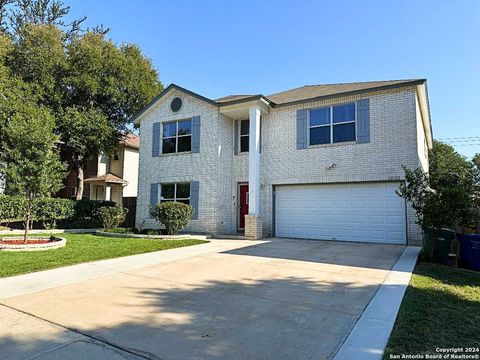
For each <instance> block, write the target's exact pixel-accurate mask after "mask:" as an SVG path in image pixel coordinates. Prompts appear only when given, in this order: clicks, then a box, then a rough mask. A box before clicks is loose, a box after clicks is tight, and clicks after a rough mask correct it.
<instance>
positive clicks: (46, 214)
mask: <svg viewBox="0 0 480 360" xmlns="http://www.w3.org/2000/svg"><path fill="white" fill-rule="evenodd" d="M27 201H28V200H27V199H26V198H25V197H22V196H8V195H0V223H8V222H13V221H23V219H24V218H25V213H26V212H27ZM32 211H33V216H32V218H33V220H36V221H43V224H44V227H45V228H46V229H52V228H55V226H56V222H57V220H62V219H67V218H69V217H71V216H72V215H73V201H72V200H69V199H59V198H36V199H34V200H33V207H32Z"/></svg>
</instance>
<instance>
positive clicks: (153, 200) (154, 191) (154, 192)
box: [148, 183, 160, 218]
mask: <svg viewBox="0 0 480 360" xmlns="http://www.w3.org/2000/svg"><path fill="white" fill-rule="evenodd" d="M159 193H160V184H159V183H155V184H150V209H152V208H153V207H155V205H157V203H158V195H159ZM148 214H149V216H150V218H153V217H152V215H150V210H149V211H148Z"/></svg>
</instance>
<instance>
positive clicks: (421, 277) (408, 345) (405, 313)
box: [384, 263, 480, 359]
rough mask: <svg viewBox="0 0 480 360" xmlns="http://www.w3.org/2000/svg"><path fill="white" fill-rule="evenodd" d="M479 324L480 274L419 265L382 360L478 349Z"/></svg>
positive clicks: (432, 265)
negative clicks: (405, 355)
mask: <svg viewBox="0 0 480 360" xmlns="http://www.w3.org/2000/svg"><path fill="white" fill-rule="evenodd" d="M479 324H480V273H474V272H471V271H466V270H461V269H456V268H452V267H447V266H442V265H435V264H430V263H419V264H418V265H417V267H416V268H415V271H414V274H413V276H412V280H411V281H410V285H409V286H408V288H407V291H406V293H405V297H404V299H403V302H402V306H401V308H400V312H399V313H398V317H397V320H396V322H395V326H394V328H393V332H392V335H391V337H390V341H389V343H388V346H387V349H386V350H385V355H384V359H391V358H392V357H391V356H390V354H395V355H401V354H424V355H425V354H427V353H430V354H438V353H436V352H435V349H436V348H438V347H441V348H458V347H463V348H467V347H479V346H480V330H479V329H480V328H479ZM477 354H478V352H474V353H473V355H477ZM470 355H472V353H470Z"/></svg>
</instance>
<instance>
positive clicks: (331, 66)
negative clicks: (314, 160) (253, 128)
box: [64, 0, 480, 156]
mask: <svg viewBox="0 0 480 360" xmlns="http://www.w3.org/2000/svg"><path fill="white" fill-rule="evenodd" d="M64 1H65V3H66V4H68V5H70V6H71V13H70V16H72V17H80V16H87V17H88V20H87V24H88V25H95V24H99V23H102V24H104V25H105V26H107V27H109V28H110V29H111V31H110V33H109V36H110V37H111V38H112V39H113V40H114V41H115V42H118V43H121V42H133V43H136V44H138V45H139V46H140V47H141V48H142V50H143V52H144V53H145V54H146V55H147V56H148V57H150V58H151V59H152V61H153V63H154V65H155V66H156V68H157V69H158V71H159V74H160V80H161V81H162V82H163V84H164V85H165V86H167V85H168V84H170V83H172V82H174V83H176V84H178V85H180V86H183V87H186V88H188V89H190V90H192V91H195V92H198V93H200V94H202V95H204V96H206V97H210V98H216V97H221V96H224V95H229V94H258V93H261V94H265V95H268V94H271V93H274V92H278V91H282V90H286V89H290V88H294V87H298V86H302V85H306V84H321V83H337V82H354V81H369V80H389V79H405V78H427V79H428V88H429V96H430V105H431V113H432V121H433V132H434V136H435V138H437V139H445V138H462V139H455V141H457V142H456V143H455V144H454V145H455V147H456V149H457V150H458V151H460V152H461V153H463V154H465V155H467V156H471V155H473V154H474V153H475V152H480V116H479V111H478V108H479V106H480V91H479V86H480V1H477V0H471V1H466V0H458V1H453V0H452V1H448V0H435V1H434V0H411V1H410V0H402V1H384V0H382V1H380V0H375V1H369V0H365V1H358V0H350V1H346V0H336V1H334V0H331V1H325V0H323V1H301V0H297V1H283V0H280V1H278V0H277V1H270V0H269V1H242V0H238V1H208V0H206V1H193V0H192V1H182V0H181V1H158V0H135V1H131V0H102V1H98V0H64ZM465 137H471V138H468V139H463V138H465ZM475 137H477V138H476V139H475ZM465 140H466V141H465ZM469 143H476V144H478V145H475V146H458V145H460V144H469Z"/></svg>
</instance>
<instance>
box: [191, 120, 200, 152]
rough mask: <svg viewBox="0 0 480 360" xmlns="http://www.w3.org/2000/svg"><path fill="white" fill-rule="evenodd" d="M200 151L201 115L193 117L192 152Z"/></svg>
mask: <svg viewBox="0 0 480 360" xmlns="http://www.w3.org/2000/svg"><path fill="white" fill-rule="evenodd" d="M199 152H200V116H194V117H193V118H192V153H199Z"/></svg>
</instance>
